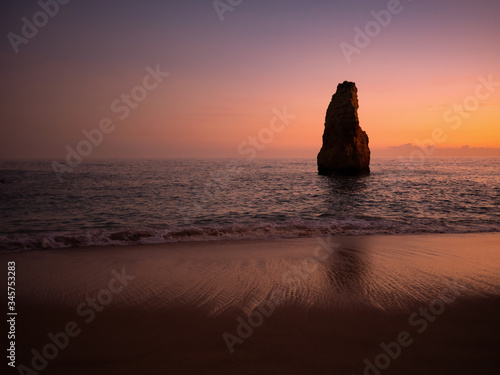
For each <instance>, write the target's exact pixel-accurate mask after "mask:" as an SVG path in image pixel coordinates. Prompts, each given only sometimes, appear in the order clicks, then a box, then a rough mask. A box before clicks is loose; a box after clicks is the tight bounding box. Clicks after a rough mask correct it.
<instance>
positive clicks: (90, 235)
mask: <svg viewBox="0 0 500 375" xmlns="http://www.w3.org/2000/svg"><path fill="white" fill-rule="evenodd" d="M472 232H498V227H497V226H493V225H492V226H491V227H490V226H487V227H485V226H482V227H481V228H477V229H476V230H472V229H471V228H466V227H464V228H462V229H461V228H457V227H455V228H450V227H447V226H445V225H442V224H437V223H420V224H417V225H416V224H415V223H412V224H402V223H400V222H388V221H384V220H362V219H346V220H338V219H337V220H331V221H327V222H314V223H311V222H298V221H292V222H286V223H263V224H258V225H251V226H248V225H239V224H233V225H226V226H222V225H208V226H189V227H176V228H169V229H158V228H154V229H153V228H145V227H141V228H122V229H118V228H114V229H110V228H108V229H87V230H83V231H59V232H44V233H15V234H6V235H0V249H1V250H4V251H5V250H7V251H18V250H36V249H61V248H77V247H89V246H123V245H140V244H160V243H169V242H181V241H183V242H187V241H213V240H248V239H276V238H298V237H325V236H349V235H350V236H359V235H375V234H425V233H472Z"/></svg>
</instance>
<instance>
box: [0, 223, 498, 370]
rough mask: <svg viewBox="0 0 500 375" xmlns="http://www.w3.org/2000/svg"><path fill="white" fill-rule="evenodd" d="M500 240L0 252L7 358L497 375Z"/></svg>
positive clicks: (78, 365)
mask: <svg viewBox="0 0 500 375" xmlns="http://www.w3.org/2000/svg"><path fill="white" fill-rule="evenodd" d="M499 244H500V234H496V233H489V234H463V235H462V234H460V235H452V234H448V235H415V236H413V235H405V236H360V237H334V238H330V239H327V238H323V239H319V240H318V239H311V238H303V239H293V240H268V241H260V240H259V241H257V240H256V241H224V242H197V243H175V244H164V245H149V246H130V247H107V248H86V249H66V250H59V251H55V250H44V251H29V252H28V251H27V252H17V253H3V254H0V257H1V259H2V264H4V265H5V266H6V263H7V262H8V261H15V262H16V302H17V312H18V316H17V317H16V365H20V364H23V365H24V366H26V368H31V369H33V368H35V367H37V368H35V370H37V372H40V373H43V374H146V373H147V374H168V373H176V374H255V373H262V374H349V375H350V374H363V373H366V374H379V373H380V374H496V373H497V372H498V369H499V368H500V367H499V366H500V360H499V359H498V353H499V349H500V336H499V333H500V329H499V328H500V324H499V321H498V316H499V313H500V245H499ZM5 268H6V267H5ZM2 297H3V299H2V300H3V301H6V300H7V297H6V295H5V289H2ZM57 345H58V347H57ZM37 353H40V354H37ZM52 357H53V358H52ZM33 358H35V359H34V360H33ZM47 358H48V359H47ZM7 369H8V370H11V371H10V373H29V372H27V371H28V370H26V369H25V370H24V371H25V372H17V371H15V370H14V369H11V368H9V367H7ZM38 370H41V371H38Z"/></svg>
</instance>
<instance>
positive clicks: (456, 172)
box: [0, 158, 500, 251]
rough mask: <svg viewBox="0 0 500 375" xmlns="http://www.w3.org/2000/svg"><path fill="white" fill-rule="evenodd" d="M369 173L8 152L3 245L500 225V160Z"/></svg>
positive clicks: (2, 170)
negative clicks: (56, 161)
mask: <svg viewBox="0 0 500 375" xmlns="http://www.w3.org/2000/svg"><path fill="white" fill-rule="evenodd" d="M371 170H372V173H371V174H370V175H367V176H362V177H325V176H319V175H318V174H317V168H316V160H314V159H255V160H246V161H242V160H229V159H165V160H160V159H153V160H145V159H141V160H94V161H87V162H85V163H83V164H81V165H79V166H78V167H76V168H74V170H73V171H72V172H71V173H65V174H64V175H63V180H62V181H60V180H59V179H58V178H57V176H56V174H55V173H54V171H53V170H52V167H51V162H50V161H1V162H0V180H1V181H2V182H3V183H0V195H1V200H0V208H1V209H0V212H1V214H0V223H1V224H0V249H2V250H4V251H5V250H29V249H52V248H71V247H85V246H98V245H129V244H153V243H164V242H176V241H202V240H234V239H269V238H296V237H315V236H327V235H374V234H404V233H413V234H415V233H470V232H498V231H500V226H499V222H500V220H499V219H500V208H499V207H500V159H498V158H493V159H492V158H488V159H485V158H477V159H427V160H425V161H424V162H421V163H419V162H414V163H408V162H406V163H403V162H401V161H400V160H396V159H373V160H372V163H371Z"/></svg>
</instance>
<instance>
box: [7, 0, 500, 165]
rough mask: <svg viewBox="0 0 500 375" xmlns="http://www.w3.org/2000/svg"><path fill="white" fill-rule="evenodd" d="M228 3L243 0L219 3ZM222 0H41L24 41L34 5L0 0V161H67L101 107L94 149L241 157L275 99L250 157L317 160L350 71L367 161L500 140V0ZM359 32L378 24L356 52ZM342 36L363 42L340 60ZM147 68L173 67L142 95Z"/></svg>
mask: <svg viewBox="0 0 500 375" xmlns="http://www.w3.org/2000/svg"><path fill="white" fill-rule="evenodd" d="M66 1H67V0H66ZM42 2H46V3H47V4H51V3H53V1H52V0H43V1H42ZM61 2H63V3H64V2H65V1H62V0H61ZM9 3H10V4H9ZM228 3H229V4H231V3H233V4H237V3H238V1H237V0H231V1H227V0H221V1H220V2H219V3H218V4H219V7H220V6H221V5H220V4H228ZM226 7H229V8H227V9H231V11H229V10H228V11H226V12H224V13H223V14H222V13H221V12H222V10H221V9H223V8H220V9H219V14H218V12H217V11H216V9H215V7H214V2H213V1H211V0H191V1H190V0H186V1H160V0H147V1H138V0H137V1H123V0H122V1H118V0H106V1H97V0H90V1H89V0H86V1H76V0H73V1H69V2H68V3H67V4H65V5H59V8H60V9H59V10H57V12H56V11H55V10H54V7H52V8H50V9H52V10H53V11H54V13H56V14H54V16H53V17H48V18H47V22H46V25H44V26H41V27H39V28H38V32H37V34H36V35H34V36H32V37H31V38H26V39H25V41H26V43H20V44H18V45H16V46H14V44H15V43H13V42H12V38H13V36H12V35H13V34H9V33H14V34H16V35H18V36H19V38H23V34H22V29H23V24H24V21H23V17H26V18H25V19H24V20H28V21H31V22H33V16H34V15H35V14H37V12H40V11H41V9H42V8H41V7H40V5H39V4H38V3H37V1H25V0H23V1H12V2H2V3H1V5H0V18H1V23H0V24H1V25H0V28H1V33H2V35H3V39H2V44H1V45H0V54H1V71H0V74H1V82H2V86H1V90H2V101H1V103H0V113H1V115H0V116H1V126H0V157H1V158H64V157H65V155H66V153H67V146H70V147H72V148H76V147H77V145H78V143H79V142H80V141H81V140H85V139H86V138H85V136H84V135H83V133H82V131H84V130H86V131H91V130H92V129H95V128H98V127H99V123H100V122H101V120H102V119H105V118H109V119H110V120H111V121H112V123H113V126H114V127H113V130H112V131H110V132H109V133H107V134H104V135H103V140H102V143H100V144H99V145H98V146H95V147H94V149H93V150H92V153H91V155H90V156H91V157H239V156H241V154H240V153H239V152H238V149H239V148H241V144H242V142H246V141H248V138H249V137H254V136H256V137H258V135H259V132H261V131H262V129H264V128H269V126H270V123H271V121H272V120H273V118H274V117H275V110H277V111H279V112H282V111H283V109H284V108H285V107H286V111H287V112H288V114H290V115H295V118H293V119H290V121H289V123H288V124H286V126H284V127H281V128H283V130H282V131H279V132H275V133H274V134H273V139H272V141H269V142H268V143H267V144H265V145H264V146H265V147H262V149H259V150H258V156H259V157H315V156H316V154H317V152H318V151H319V149H320V147H321V136H322V133H323V126H324V117H325V112H326V109H327V106H328V104H329V102H330V99H331V96H332V94H333V93H334V92H335V89H336V87H337V84H338V83H340V82H342V81H345V80H348V81H354V82H356V85H357V87H358V90H359V92H358V95H359V102H360V110H359V116H360V121H361V126H362V128H363V130H365V131H366V132H367V133H368V136H369V138H370V148H371V149H372V151H373V154H374V156H377V153H378V155H383V152H382V151H383V149H385V148H388V147H391V146H400V145H404V144H408V143H413V144H415V143H416V142H418V141H424V140H427V139H432V137H433V135H434V136H435V141H436V140H438V141H437V143H438V145H437V147H438V148H446V149H450V148H457V150H456V152H455V153H456V154H457V155H460V150H459V148H461V147H463V146H466V145H468V146H469V147H470V148H479V147H480V148H492V149H493V148H500V43H499V37H500V27H499V19H500V1H498V0H482V1H479V2H478V1H472V0H439V1H431V0H418V1H417V0H413V1H411V0H403V1H401V2H400V4H399V5H398V1H395V0H390V1H388V0H383V1H378V0H376V1H372V0H370V1H352V0H344V1H332V0H313V1H305V0H302V1H299V0H287V1H285V0H276V1H264V0H243V1H241V2H240V5H237V6H228V5H226ZM388 7H389V8H391V7H392V9H393V10H396V12H395V13H393V14H392V13H391V19H390V21H387V23H386V25H385V26H384V25H382V26H377V25H376V24H375V23H374V22H376V21H374V19H375V18H374V15H373V14H372V11H375V12H380V11H382V10H387V9H388ZM387 12H389V11H386V12H383V14H384V15H387V14H388V13H387ZM379 14H382V13H379ZM382 17H383V16H382ZM221 18H223V20H222V19H221ZM382 19H383V18H382ZM35 21H36V22H38V23H40V22H44V17H43V15H42V16H41V15H40V13H38V18H37V17H35ZM367 25H368V30H366V27H367ZM356 27H358V28H359V29H361V30H366V31H365V32H369V33H371V34H372V35H373V36H372V37H370V36H368V38H369V40H368V43H366V44H367V45H366V46H362V48H358V47H359V43H358V47H356V43H355V37H356V33H357V32H356V31H355V28H356ZM370 27H371V28H370ZM377 27H378V28H379V29H380V32H378V31H377ZM25 29H26V27H25ZM25 31H26V30H25ZM9 35H10V37H9ZM358 39H360V38H358ZM16 40H20V39H16ZM358 42H359V40H358ZM342 43H345V44H343V45H344V46H345V45H346V44H349V45H351V46H353V47H356V48H358V50H357V52H359V53H353V54H351V55H350V60H351V61H350V62H349V61H348V60H349V59H347V58H346V56H345V54H344V53H343V51H342V49H341V44H342ZM16 48H17V50H18V51H17V52H18V53H16V51H15V50H16ZM148 66H149V67H151V68H152V69H153V70H154V69H156V68H157V67H159V69H160V70H161V71H162V72H168V73H169V75H168V77H164V78H162V82H161V83H159V84H158V85H153V83H154V82H155V81H154V80H151V79H149V80H147V82H148V85H149V86H150V87H152V86H157V87H155V88H152V89H150V90H149V91H147V90H146V91H144V89H141V88H137V86H138V85H142V84H143V80H144V77H145V76H146V75H147V74H149V73H148V71H147V67H148ZM487 81H490V83H489V84H487V83H486V84H485V82H487ZM492 81H493V83H491V82H492ZM495 82H496V83H495ZM479 86H481V87H479ZM133 90H135V91H134V92H135V93H137V94H140V93H144V92H146V97H145V98H143V100H142V101H141V102H140V103H139V104H138V106H137V108H132V109H130V113H129V114H128V116H125V118H124V119H120V116H121V115H123V114H124V111H122V112H118V111H116V108H118V107H119V106H123V104H122V103H121V100H122V99H121V97H122V94H127V95H130V94H131V92H132V91H133ZM117 100H118V103H119V104H117V102H116V101H117ZM113 103H115V106H114V108H115V111H114V110H113V109H112V107H113ZM460 106H462V109H460ZM276 124H281V123H280V122H276ZM281 128H280V129H281ZM436 129H437V130H436ZM440 129H441V130H440ZM261 134H264V133H261ZM266 134H269V132H267V133H266ZM491 151H492V152H493V153H494V152H496V151H495V150H491ZM499 155H500V154H499Z"/></svg>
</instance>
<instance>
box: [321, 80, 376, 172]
mask: <svg viewBox="0 0 500 375" xmlns="http://www.w3.org/2000/svg"><path fill="white" fill-rule="evenodd" d="M358 107H359V106H358V89H357V88H356V84H355V83H354V82H347V81H345V82H343V83H340V84H339V85H338V86H337V92H336V93H335V95H333V97H332V101H331V102H330V105H329V106H328V110H327V111H326V120H325V131H324V133H323V146H322V147H321V150H320V152H319V154H318V172H319V174H321V175H332V174H336V175H358V174H365V173H370V149H369V148H368V136H367V135H366V133H365V132H364V131H363V130H362V129H361V127H360V126H359V119H358Z"/></svg>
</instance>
